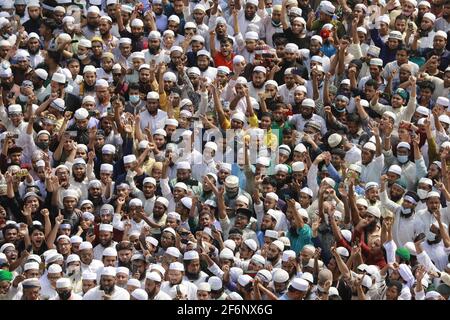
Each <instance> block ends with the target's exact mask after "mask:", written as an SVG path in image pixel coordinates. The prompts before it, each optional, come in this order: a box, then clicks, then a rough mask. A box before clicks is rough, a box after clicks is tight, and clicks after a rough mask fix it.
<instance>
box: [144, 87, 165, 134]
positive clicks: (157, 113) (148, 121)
mask: <svg viewBox="0 0 450 320" xmlns="http://www.w3.org/2000/svg"><path fill="white" fill-rule="evenodd" d="M139 115H140V120H141V121H140V125H141V130H142V131H144V130H145V128H147V127H148V126H150V127H149V129H150V130H151V132H155V131H156V129H162V128H163V127H164V122H165V120H166V118H167V112H165V111H162V110H161V109H160V108H159V94H158V93H157V92H154V91H152V92H149V93H148V94H147V105H146V110H145V111H142V112H141V113H139Z"/></svg>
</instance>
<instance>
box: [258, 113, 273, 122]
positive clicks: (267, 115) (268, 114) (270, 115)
mask: <svg viewBox="0 0 450 320" xmlns="http://www.w3.org/2000/svg"><path fill="white" fill-rule="evenodd" d="M263 117H269V118H270V120H272V114H271V113H270V112H261V117H260V119H262V118H263Z"/></svg>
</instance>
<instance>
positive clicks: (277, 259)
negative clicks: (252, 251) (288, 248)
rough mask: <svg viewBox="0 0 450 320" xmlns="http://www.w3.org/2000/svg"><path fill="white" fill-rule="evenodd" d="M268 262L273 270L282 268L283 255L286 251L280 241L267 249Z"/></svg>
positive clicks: (276, 241)
mask: <svg viewBox="0 0 450 320" xmlns="http://www.w3.org/2000/svg"><path fill="white" fill-rule="evenodd" d="M266 250H267V251H266V254H267V256H266V260H267V261H268V265H270V266H271V267H272V268H281V267H282V265H281V264H282V260H281V255H282V253H283V250H284V244H283V242H281V241H280V240H275V241H274V242H272V243H271V244H269V247H268V248H267V249H266Z"/></svg>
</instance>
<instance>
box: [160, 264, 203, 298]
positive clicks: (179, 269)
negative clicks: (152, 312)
mask: <svg viewBox="0 0 450 320" xmlns="http://www.w3.org/2000/svg"><path fill="white" fill-rule="evenodd" d="M184 272H185V270H184V266H183V264H182V263H180V262H172V263H171V264H170V265H169V270H168V279H169V280H168V281H164V282H163V283H162V284H161V291H163V292H165V293H166V294H168V295H169V296H171V298H174V296H172V295H173V289H174V287H175V286H176V285H179V284H183V285H184V286H186V288H187V292H188V300H195V299H196V297H197V292H196V291H197V286H196V285H195V284H193V283H191V282H189V281H186V280H183V277H184Z"/></svg>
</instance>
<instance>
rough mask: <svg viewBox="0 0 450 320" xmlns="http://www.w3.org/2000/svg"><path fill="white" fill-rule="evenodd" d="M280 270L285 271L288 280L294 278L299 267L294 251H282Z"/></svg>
mask: <svg viewBox="0 0 450 320" xmlns="http://www.w3.org/2000/svg"><path fill="white" fill-rule="evenodd" d="M281 269H283V270H285V271H286V272H287V273H288V274H289V279H292V278H294V277H295V275H296V274H297V272H298V269H299V265H298V261H297V258H296V254H295V252H294V251H292V250H285V251H283V253H282V256H281Z"/></svg>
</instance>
